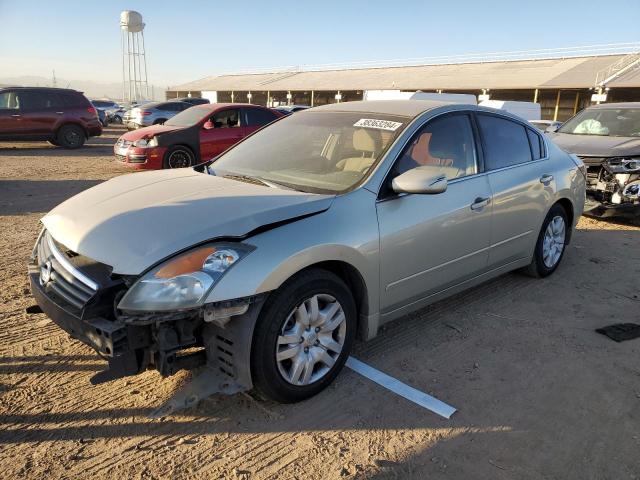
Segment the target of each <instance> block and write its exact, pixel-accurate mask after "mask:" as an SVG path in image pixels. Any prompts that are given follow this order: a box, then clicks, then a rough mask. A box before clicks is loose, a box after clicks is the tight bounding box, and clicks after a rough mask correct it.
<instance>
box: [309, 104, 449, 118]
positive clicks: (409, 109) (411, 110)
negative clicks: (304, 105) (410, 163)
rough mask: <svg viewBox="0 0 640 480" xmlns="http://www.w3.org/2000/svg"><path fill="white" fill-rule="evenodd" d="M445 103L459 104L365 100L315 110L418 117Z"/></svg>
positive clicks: (330, 105) (325, 106)
mask: <svg viewBox="0 0 640 480" xmlns="http://www.w3.org/2000/svg"><path fill="white" fill-rule="evenodd" d="M445 105H459V104H458V103H453V102H443V101H439V100H364V101H357V102H344V103H330V104H328V105H322V106H319V107H314V108H313V110H315V111H318V110H322V111H332V112H367V113H381V114H387V115H400V116H404V117H412V118H413V117H417V116H418V115H420V114H421V113H424V112H426V111H429V110H433V109H434V108H438V107H443V106H445Z"/></svg>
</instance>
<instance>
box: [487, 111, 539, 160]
mask: <svg viewBox="0 0 640 480" xmlns="http://www.w3.org/2000/svg"><path fill="white" fill-rule="evenodd" d="M478 123H479V124H480V131H481V132H482V137H483V139H484V154H485V165H486V169H487V170H496V169H498V168H504V167H510V166H511V165H518V164H520V163H525V162H530V161H531V158H532V157H531V147H530V146H529V136H528V134H527V131H528V129H527V128H526V127H525V126H523V125H521V124H519V123H517V122H512V121H511V120H507V119H506V118H501V117H494V116H493V115H483V114H479V115H478ZM539 148H540V147H538V149H539Z"/></svg>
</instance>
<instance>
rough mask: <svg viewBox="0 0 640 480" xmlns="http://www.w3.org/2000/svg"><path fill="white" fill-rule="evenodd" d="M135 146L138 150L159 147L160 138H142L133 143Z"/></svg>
mask: <svg viewBox="0 0 640 480" xmlns="http://www.w3.org/2000/svg"><path fill="white" fill-rule="evenodd" d="M133 146H134V147H138V148H147V147H157V146H158V138H157V137H152V138H151V139H147V138H141V139H139V140H136V141H135V142H133Z"/></svg>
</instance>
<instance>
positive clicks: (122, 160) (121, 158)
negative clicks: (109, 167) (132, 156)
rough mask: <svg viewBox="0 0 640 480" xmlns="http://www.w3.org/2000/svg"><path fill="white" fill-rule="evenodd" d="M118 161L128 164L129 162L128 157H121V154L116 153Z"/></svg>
mask: <svg viewBox="0 0 640 480" xmlns="http://www.w3.org/2000/svg"><path fill="white" fill-rule="evenodd" d="M116 160H118V161H119V162H126V161H127V157H126V155H120V154H118V153H116Z"/></svg>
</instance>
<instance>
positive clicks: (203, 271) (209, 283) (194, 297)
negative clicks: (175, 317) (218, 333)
mask: <svg viewBox="0 0 640 480" xmlns="http://www.w3.org/2000/svg"><path fill="white" fill-rule="evenodd" d="M254 248H255V247H253V246H251V245H246V244H244V243H215V244H208V245H203V246H201V247H197V248H194V249H193V250H189V251H188V252H185V253H182V254H180V255H177V256H175V257H173V258H171V259H169V260H167V261H166V262H164V263H162V264H160V265H158V266H157V267H155V268H154V269H152V270H150V271H149V272H147V273H146V274H145V275H144V276H143V277H142V278H140V279H139V280H138V281H137V282H136V283H134V284H133V286H132V287H131V288H130V289H129V291H128V292H127V293H126V294H125V295H124V297H122V300H121V301H120V303H119V304H118V308H119V309H120V310H127V311H145V312H161V311H168V310H183V309H188V308H194V307H199V306H200V305H202V303H203V302H204V300H205V298H206V297H207V294H208V293H209V291H210V290H211V289H212V288H213V286H214V285H215V284H216V283H217V282H218V280H220V278H222V276H223V275H224V274H225V272H226V271H227V270H228V269H229V268H231V267H232V266H233V265H234V264H236V263H237V262H239V261H240V260H241V259H242V258H243V257H245V256H246V255H248V254H249V253H250V252H252V251H253V250H254Z"/></svg>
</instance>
